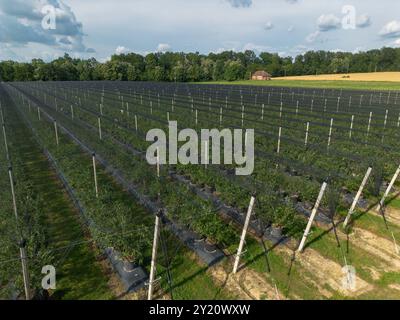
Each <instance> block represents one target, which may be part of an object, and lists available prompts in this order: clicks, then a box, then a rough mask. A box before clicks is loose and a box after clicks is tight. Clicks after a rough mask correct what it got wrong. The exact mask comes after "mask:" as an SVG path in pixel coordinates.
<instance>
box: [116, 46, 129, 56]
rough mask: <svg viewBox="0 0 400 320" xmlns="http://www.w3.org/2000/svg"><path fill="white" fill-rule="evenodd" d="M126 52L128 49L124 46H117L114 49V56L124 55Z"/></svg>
mask: <svg viewBox="0 0 400 320" xmlns="http://www.w3.org/2000/svg"><path fill="white" fill-rule="evenodd" d="M127 51H129V50H128V48H125V47H124V46H118V47H117V48H116V49H115V53H116V54H122V53H126V52H127Z"/></svg>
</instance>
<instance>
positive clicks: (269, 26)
mask: <svg viewBox="0 0 400 320" xmlns="http://www.w3.org/2000/svg"><path fill="white" fill-rule="evenodd" d="M273 28H274V25H273V23H272V22H271V21H268V22H267V23H266V24H265V25H264V29H265V30H271V29H273Z"/></svg>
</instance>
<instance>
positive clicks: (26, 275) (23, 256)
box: [8, 167, 31, 300]
mask: <svg viewBox="0 0 400 320" xmlns="http://www.w3.org/2000/svg"><path fill="white" fill-rule="evenodd" d="M8 177H9V179H10V188H11V196H12V202H13V210H14V216H15V220H16V223H17V229H18V219H19V218H18V209H17V200H16V198H15V190H14V179H13V175H12V167H9V168H8ZM20 259H21V264H22V276H23V279H24V289H25V299H26V300H30V299H31V296H30V285H29V272H28V264H27V257H26V252H25V241H24V240H23V239H21V243H20Z"/></svg>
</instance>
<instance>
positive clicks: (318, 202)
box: [297, 182, 328, 252]
mask: <svg viewBox="0 0 400 320" xmlns="http://www.w3.org/2000/svg"><path fill="white" fill-rule="evenodd" d="M327 186H328V184H327V183H326V182H324V183H323V184H322V187H321V190H320V192H319V195H318V198H317V201H316V202H315V205H314V208H313V210H312V212H311V216H310V219H308V224H307V227H306V230H305V231H304V234H303V238H302V239H301V242H300V245H299V248H298V249H297V251H298V252H302V251H303V249H304V245H305V244H306V240H307V237H308V235H309V234H310V230H311V226H312V223H313V221H314V219H315V216H316V214H317V212H318V209H319V205H320V203H321V201H322V197H323V196H324V193H325V190H326V187H327Z"/></svg>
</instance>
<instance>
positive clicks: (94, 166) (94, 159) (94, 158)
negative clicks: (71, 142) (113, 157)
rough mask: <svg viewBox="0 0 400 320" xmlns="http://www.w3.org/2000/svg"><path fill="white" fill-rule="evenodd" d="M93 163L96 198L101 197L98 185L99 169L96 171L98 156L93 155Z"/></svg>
mask: <svg viewBox="0 0 400 320" xmlns="http://www.w3.org/2000/svg"><path fill="white" fill-rule="evenodd" d="M92 163H93V177H94V190H95V192H96V198H98V197H99V188H98V184H97V169H96V154H95V153H93V154H92Z"/></svg>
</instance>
